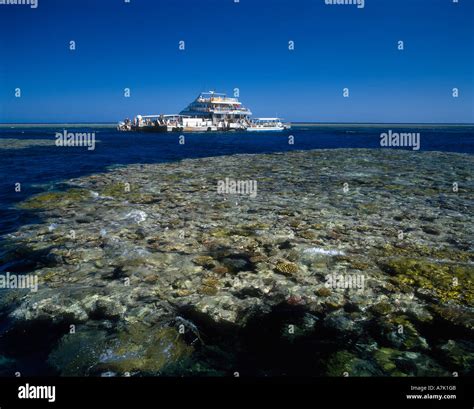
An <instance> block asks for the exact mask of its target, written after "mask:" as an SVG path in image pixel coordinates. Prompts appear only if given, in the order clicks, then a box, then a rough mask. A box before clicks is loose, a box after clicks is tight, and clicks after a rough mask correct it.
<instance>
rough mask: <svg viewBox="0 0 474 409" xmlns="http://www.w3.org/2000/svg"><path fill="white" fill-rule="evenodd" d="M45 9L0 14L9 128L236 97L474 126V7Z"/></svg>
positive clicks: (143, 5) (427, 1)
mask: <svg viewBox="0 0 474 409" xmlns="http://www.w3.org/2000/svg"><path fill="white" fill-rule="evenodd" d="M38 1H39V4H38V8H36V9H31V8H30V7H29V6H24V5H0V122H3V123H5V122H62V121H66V122H95V121H98V122H108V121H111V122H116V121H118V120H121V119H123V118H124V117H126V116H129V117H131V116H134V115H136V114H138V113H141V114H147V113H150V114H158V113H177V112H179V111H180V110H181V109H182V108H184V106H185V105H187V104H188V103H189V102H190V101H191V100H192V99H194V98H195V97H196V95H197V94H198V93H199V92H200V91H204V90H210V89H214V90H217V91H221V92H227V93H228V94H232V92H233V89H234V88H239V90H240V99H241V100H242V102H243V103H244V104H245V105H247V106H248V107H249V108H250V109H251V110H252V111H253V113H254V115H255V116H274V115H279V116H282V117H284V118H286V119H288V120H291V121H315V122H443V123H445V122H452V123H467V122H469V123H473V122H474V24H473V21H474V1H473V0H459V3H458V4H455V3H452V0H365V7H364V8H363V9H359V8H357V7H356V6H351V5H344V6H342V5H332V6H329V5H325V4H324V3H325V1H324V0H240V2H239V3H234V0H130V3H125V1H124V0H38ZM70 40H74V41H75V42H76V50H75V51H71V50H69V41H70ZM399 40H403V41H404V44H405V50H404V51H398V50H397V41H399ZM179 41H185V47H186V48H185V50H184V51H180V50H179V49H178V44H179ZM288 41H294V43H295V50H294V51H289V50H288ZM127 87H128V88H130V89H131V97H130V98H124V96H123V89H124V88H127ZM345 87H347V88H349V91H350V96H349V98H343V95H342V93H343V88H345ZM454 87H457V88H459V92H460V94H459V97H458V98H452V88H454ZM15 88H21V91H22V97H21V98H15V96H14V90H15Z"/></svg>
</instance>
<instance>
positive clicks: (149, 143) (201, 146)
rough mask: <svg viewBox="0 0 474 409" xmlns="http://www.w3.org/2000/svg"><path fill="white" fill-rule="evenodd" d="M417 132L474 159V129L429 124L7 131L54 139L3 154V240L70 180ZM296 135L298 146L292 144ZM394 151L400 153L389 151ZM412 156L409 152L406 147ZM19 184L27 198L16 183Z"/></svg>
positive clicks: (429, 146)
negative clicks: (58, 139) (90, 139)
mask: <svg viewBox="0 0 474 409" xmlns="http://www.w3.org/2000/svg"><path fill="white" fill-rule="evenodd" d="M63 129H67V130H68V131H69V132H95V135H96V140H99V141H100V142H98V143H97V144H96V147H95V150H93V151H89V150H87V148H85V147H56V146H55V145H54V140H55V139H54V138H55V133H56V132H58V131H59V132H62V131H63ZM389 129H392V130H393V131H394V132H419V133H420V140H421V141H420V142H421V143H420V151H444V152H459V153H469V154H472V153H473V152H474V126H443V125H437V126H430V125H419V126H414V125H406V126H396V125H317V126H316V125H313V124H302V125H294V126H293V128H292V129H291V130H289V131H285V132H282V133H205V134H186V135H185V144H183V145H181V144H179V140H178V138H179V134H174V133H173V134H140V133H121V132H117V131H116V130H115V129H114V127H112V126H110V127H106V126H103V125H100V126H97V127H96V126H85V125H80V126H74V127H73V126H66V127H60V126H51V127H47V126H41V127H35V126H24V127H20V126H15V127H11V126H6V125H4V126H2V127H0V139H16V140H25V139H28V140H31V139H40V140H51V146H31V147H26V148H22V149H0V152H1V155H2V160H1V161H0V221H1V222H0V235H2V234H5V233H7V232H11V231H14V230H16V228H17V227H18V226H19V225H22V224H25V223H31V222H34V221H35V219H34V215H32V214H29V213H25V212H23V211H20V210H18V209H16V208H15V204H16V203H18V202H20V201H22V200H25V199H26V198H27V197H29V196H31V195H33V194H35V193H39V192H41V191H44V190H45V189H48V188H49V185H51V184H53V183H57V182H60V181H62V180H67V179H69V178H73V177H78V176H83V175H88V174H94V173H98V172H103V171H106V169H107V168H108V167H113V166H121V165H128V164H133V163H158V162H169V161H177V160H180V159H185V158H199V157H209V156H219V155H233V154H239V153H270V152H285V151H290V150H309V149H338V148H370V149H380V134H381V133H382V132H387V131H388V130H389ZM290 135H293V137H294V144H293V145H291V144H289V143H288V140H289V136H290ZM389 149H394V148H389ZM405 149H411V148H405ZM16 183H21V191H20V192H16V191H15V184H16Z"/></svg>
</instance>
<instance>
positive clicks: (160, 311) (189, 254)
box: [0, 149, 474, 376]
mask: <svg viewBox="0 0 474 409" xmlns="http://www.w3.org/2000/svg"><path fill="white" fill-rule="evenodd" d="M473 165H474V159H473V157H472V156H470V155H464V154H454V153H440V152H408V151H395V150H363V149H361V150H358V149H340V150H317V151H304V152H301V151H294V152H288V153H284V154H259V155H233V156H222V157H212V158H204V159H190V160H183V161H180V162H175V163H165V164H151V165H130V166H126V167H123V168H117V169H113V170H111V171H110V172H107V173H102V174H96V175H92V176H87V177H81V178H77V179H72V180H69V181H67V186H68V187H67V188H66V189H62V190H52V191H47V192H44V193H42V194H39V195H37V196H34V197H31V198H30V199H28V200H27V201H25V202H23V203H22V204H21V207H22V208H23V209H30V210H31V211H35V212H37V213H38V214H39V215H40V217H41V219H42V223H40V224H34V225H26V226H23V227H21V228H20V229H19V230H18V231H17V232H15V233H12V234H9V235H8V236H7V237H5V240H6V251H5V255H4V256H3V260H2V261H3V262H4V263H5V265H8V268H9V271H11V272H15V271H18V272H23V273H24V272H28V273H29V274H37V275H38V278H39V286H38V291H36V292H31V291H28V290H17V291H12V290H9V291H8V293H6V292H5V291H4V292H3V293H2V294H1V295H0V313H1V314H2V316H4V317H5V319H7V320H8V322H9V324H8V325H7V326H6V328H5V329H4V330H3V333H2V334H1V338H0V343H1V344H2V345H3V348H2V351H3V354H5V358H4V362H7V363H4V364H3V368H4V369H3V373H9V371H11V370H14V368H15V359H16V358H18V357H20V356H21V354H22V351H21V348H20V350H19V347H18V343H17V342H16V340H18V337H19V336H24V334H25V333H27V334H29V335H28V336H29V339H30V340H31V341H32V342H33V343H35V342H36V345H41V347H42V348H43V349H42V351H43V354H44V355H45V356H46V358H45V359H46V360H47V362H48V365H49V366H50V367H51V368H54V371H56V373H58V374H60V375H123V374H131V375H144V374H148V375H232V374H234V373H235V372H239V373H240V374H242V375H244V374H250V375H262V376H263V375H322V376H453V373H454V372H456V373H457V374H459V375H461V374H462V375H465V374H469V373H472V371H473V367H474V344H473V341H472V340H473V335H474V281H473V278H474V265H473V261H474V255H473V252H472V250H473V242H472V238H473V237H474V231H473V227H474V223H473V218H472V206H473V194H472V192H473V187H474V182H473V179H472V175H473V169H474V166H473ZM226 178H229V179H232V180H241V181H249V180H251V181H256V182H257V184H256V186H258V189H257V194H256V195H253V196H252V197H250V196H246V195H239V194H220V193H218V190H217V186H218V183H219V181H222V180H225V179H226ZM45 328H49V329H50V332H49V335H48V336H47V339H46V340H45V337H46V336H45V335H44V333H45ZM20 334H21V335H20ZM29 351H30V352H31V345H30V349H29ZM44 351H46V352H44ZM8 362H9V363H8Z"/></svg>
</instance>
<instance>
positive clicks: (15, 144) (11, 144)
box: [0, 138, 55, 149]
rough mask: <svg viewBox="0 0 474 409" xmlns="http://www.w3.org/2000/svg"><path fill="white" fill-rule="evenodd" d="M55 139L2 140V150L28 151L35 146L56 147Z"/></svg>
mask: <svg viewBox="0 0 474 409" xmlns="http://www.w3.org/2000/svg"><path fill="white" fill-rule="evenodd" d="M54 142H55V141H54V139H14V138H0V149H26V148H31V147H34V146H54Z"/></svg>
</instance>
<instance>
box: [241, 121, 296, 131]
mask: <svg viewBox="0 0 474 409" xmlns="http://www.w3.org/2000/svg"><path fill="white" fill-rule="evenodd" d="M290 128H291V125H290V124H288V123H284V122H283V121H282V120H281V119H280V118H255V119H253V120H252V121H251V122H250V125H249V126H248V127H247V131H248V132H280V131H284V130H285V129H290Z"/></svg>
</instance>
